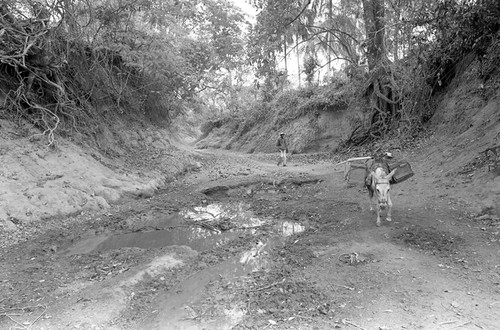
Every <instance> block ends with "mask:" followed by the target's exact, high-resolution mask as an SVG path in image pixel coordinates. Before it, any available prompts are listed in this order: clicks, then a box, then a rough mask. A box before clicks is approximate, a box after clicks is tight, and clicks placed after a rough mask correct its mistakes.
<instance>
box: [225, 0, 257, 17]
mask: <svg viewBox="0 0 500 330" xmlns="http://www.w3.org/2000/svg"><path fill="white" fill-rule="evenodd" d="M230 1H231V2H232V3H233V4H234V5H235V6H236V7H239V8H241V10H243V12H244V13H246V14H247V15H249V16H250V17H255V15H256V14H257V11H256V10H255V8H253V7H252V5H250V4H249V3H248V1H247V0H230Z"/></svg>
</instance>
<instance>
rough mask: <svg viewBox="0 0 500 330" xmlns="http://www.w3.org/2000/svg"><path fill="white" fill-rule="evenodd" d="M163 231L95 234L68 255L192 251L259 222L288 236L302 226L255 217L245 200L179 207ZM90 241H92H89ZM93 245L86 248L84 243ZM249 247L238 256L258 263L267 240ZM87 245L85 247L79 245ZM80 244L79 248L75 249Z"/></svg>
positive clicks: (230, 237) (244, 261)
mask: <svg viewBox="0 0 500 330" xmlns="http://www.w3.org/2000/svg"><path fill="white" fill-rule="evenodd" d="M224 221H229V222H230V224H231V226H230V229H229V230H224V231H221V230H219V228H220V224H221V222H224ZM162 223H163V224H164V227H165V228H170V229H164V230H154V231H144V232H134V233H126V234H119V235H112V236H96V237H93V238H91V239H87V241H85V240H83V241H81V242H78V243H77V244H75V245H74V246H73V247H72V248H71V251H72V252H71V253H72V254H82V253H89V252H94V251H105V250H111V249H118V248H123V247H139V248H144V249H148V248H161V247H165V246H172V245H185V246H189V247H191V248H192V249H194V250H196V251H199V252H201V251H206V250H210V249H213V248H215V247H217V246H221V245H224V244H226V243H227V242H228V241H230V240H233V239H236V238H237V237H238V232H239V231H241V230H252V231H257V230H258V228H259V227H261V226H263V225H271V226H270V227H269V228H270V230H271V231H272V234H274V237H273V238H272V239H270V241H272V240H273V239H275V238H277V237H288V236H291V235H294V234H297V233H300V232H303V231H304V230H305V226H304V225H303V224H300V223H296V222H292V221H277V220H275V219H271V218H265V219H262V218H258V217H256V216H255V214H254V213H253V212H252V210H251V209H250V205H248V204H245V203H232V204H231V203H228V204H222V203H216V204H210V205H206V206H197V207H194V208H191V209H187V210H183V211H181V212H179V213H178V214H177V216H174V217H172V216H170V217H168V218H165V219H163V221H162ZM92 242H94V243H92ZM89 244H90V245H93V247H95V248H89V246H88V245H89ZM260 244H261V245H257V246H255V247H253V248H252V249H251V250H250V251H247V252H245V253H244V254H243V255H242V256H241V259H240V262H241V263H242V264H252V263H254V264H255V263H257V264H258V263H259V262H261V261H259V260H260V259H261V258H260V256H261V255H262V254H265V251H266V249H267V248H268V244H267V243H265V242H264V243H263V242H260ZM85 246H87V248H86V249H83V248H81V247H85ZM79 247H80V248H79Z"/></svg>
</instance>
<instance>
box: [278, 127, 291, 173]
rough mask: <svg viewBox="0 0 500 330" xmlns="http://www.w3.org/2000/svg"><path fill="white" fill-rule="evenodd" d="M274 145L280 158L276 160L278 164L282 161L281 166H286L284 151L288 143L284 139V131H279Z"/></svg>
mask: <svg viewBox="0 0 500 330" xmlns="http://www.w3.org/2000/svg"><path fill="white" fill-rule="evenodd" d="M276 146H277V147H278V150H279V151H280V158H279V160H278V166H280V164H282V163H283V166H286V153H287V152H288V143H287V142H286V139H285V133H283V132H281V133H280V137H279V138H278V142H276Z"/></svg>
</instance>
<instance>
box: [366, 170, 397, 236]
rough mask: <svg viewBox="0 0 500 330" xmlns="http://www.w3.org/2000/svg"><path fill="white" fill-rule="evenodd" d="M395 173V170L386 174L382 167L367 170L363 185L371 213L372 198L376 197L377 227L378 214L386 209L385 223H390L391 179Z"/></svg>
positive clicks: (378, 224) (378, 223) (378, 221)
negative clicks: (366, 190)
mask: <svg viewBox="0 0 500 330" xmlns="http://www.w3.org/2000/svg"><path fill="white" fill-rule="evenodd" d="M394 173H396V169H394V170H393V171H392V172H390V173H389V174H387V171H386V169H385V168H384V166H376V167H375V170H371V169H370V170H369V174H368V175H367V177H366V180H365V185H366V188H368V194H369V197H370V211H373V197H375V196H376V197H377V202H376V205H375V211H376V212H377V226H380V212H381V210H383V209H385V208H387V218H386V220H387V221H392V218H391V211H392V201H391V192H390V190H391V179H392V176H393V175H394Z"/></svg>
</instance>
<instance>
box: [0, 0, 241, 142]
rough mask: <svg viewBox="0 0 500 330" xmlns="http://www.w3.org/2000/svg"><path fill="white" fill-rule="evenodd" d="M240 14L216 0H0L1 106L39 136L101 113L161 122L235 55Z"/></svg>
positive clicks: (190, 101) (87, 126) (186, 106)
mask: <svg viewBox="0 0 500 330" xmlns="http://www.w3.org/2000/svg"><path fill="white" fill-rule="evenodd" d="M243 20H244V17H243V16H242V14H241V13H240V12H239V11H238V10H236V9H235V8H234V6H232V5H231V4H230V3H229V2H228V1H226V0H196V1H192V0H175V1H174V0H99V1H83V0H45V1H32V0H2V1H1V2H0V23H1V24H0V26H1V28H0V63H1V64H0V69H1V71H0V97H1V99H2V101H3V106H2V112H1V114H2V116H4V117H6V116H11V117H12V116H15V117H22V118H25V119H28V120H29V121H30V122H31V123H33V124H34V125H35V126H37V127H39V128H40V129H41V130H42V131H43V132H44V135H46V136H47V137H48V139H49V144H52V143H53V142H54V133H55V132H57V131H59V132H68V131H71V130H87V131H89V130H90V131H95V130H97V129H98V127H99V124H101V123H102V122H103V120H102V119H101V118H102V117H103V116H109V115H110V113H113V114H122V115H127V114H129V115H132V114H135V115H139V116H142V115H146V116H147V117H148V118H150V119H151V120H152V121H153V122H154V123H162V122H167V123H168V122H170V121H172V119H173V118H175V117H176V116H178V115H179V114H182V113H186V112H187V111H192V110H193V109H196V108H197V107H199V105H198V104H199V103H200V102H199V99H198V93H199V91H200V90H202V89H204V88H207V87H206V86H209V85H211V84H212V83H213V82H215V83H217V79H218V78H219V77H220V76H223V75H224V72H228V71H230V70H233V69H234V67H235V66H237V65H238V63H239V62H240V61H241V58H242V51H243V41H242V38H241V33H242V31H241V28H240V26H241V24H242V22H243ZM221 72H222V73H221ZM219 73H220V74H219Z"/></svg>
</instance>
